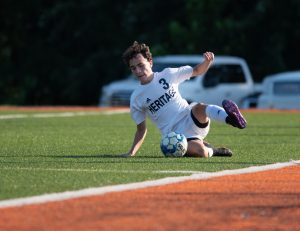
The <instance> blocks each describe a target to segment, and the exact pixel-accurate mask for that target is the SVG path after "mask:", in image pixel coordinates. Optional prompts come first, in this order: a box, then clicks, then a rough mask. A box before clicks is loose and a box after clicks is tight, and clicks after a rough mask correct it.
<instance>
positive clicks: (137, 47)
mask: <svg viewBox="0 0 300 231" xmlns="http://www.w3.org/2000/svg"><path fill="white" fill-rule="evenodd" d="M137 54H142V55H143V56H144V58H145V59H147V60H148V61H150V60H152V54H151V52H150V49H149V47H148V46H147V45H146V44H144V43H138V42H137V41H135V42H134V43H133V44H132V45H131V46H130V47H128V48H127V49H126V51H125V52H124V53H123V56H122V58H123V61H124V63H125V64H126V65H127V66H128V67H129V61H130V59H132V58H134V57H135V56H136V55H137Z"/></svg>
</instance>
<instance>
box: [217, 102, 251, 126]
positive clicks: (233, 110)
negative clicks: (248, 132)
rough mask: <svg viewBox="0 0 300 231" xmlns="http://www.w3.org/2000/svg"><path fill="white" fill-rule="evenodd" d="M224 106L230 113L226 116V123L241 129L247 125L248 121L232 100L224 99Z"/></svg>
mask: <svg viewBox="0 0 300 231" xmlns="http://www.w3.org/2000/svg"><path fill="white" fill-rule="evenodd" d="M222 105H223V108H224V110H225V111H226V113H227V114H228V117H227V118H226V123H228V124H230V125H232V126H234V127H238V128H240V129H243V128H245V127H246V125H247V121H246V120H245V118H244V117H243V115H242V114H241V112H240V110H239V108H238V106H237V105H236V104H235V103H234V102H233V101H231V100H227V99H225V100H223V102H222Z"/></svg>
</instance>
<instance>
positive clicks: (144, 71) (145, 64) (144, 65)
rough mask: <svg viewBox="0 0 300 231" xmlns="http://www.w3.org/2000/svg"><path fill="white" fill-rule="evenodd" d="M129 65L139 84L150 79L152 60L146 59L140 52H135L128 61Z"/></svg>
mask: <svg viewBox="0 0 300 231" xmlns="http://www.w3.org/2000/svg"><path fill="white" fill-rule="evenodd" d="M129 67H130V70H131V72H132V74H133V75H135V76H136V77H137V78H138V80H139V81H140V82H141V84H146V83H148V82H150V81H151V79H152V75H153V72H152V60H150V61H149V60H147V59H146V58H144V56H143V55H142V54H137V55H136V56H135V57H134V58H132V59H131V60H130V61H129Z"/></svg>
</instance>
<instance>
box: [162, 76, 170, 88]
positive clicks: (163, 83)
mask: <svg viewBox="0 0 300 231" xmlns="http://www.w3.org/2000/svg"><path fill="white" fill-rule="evenodd" d="M159 83H160V84H162V85H163V89H165V90H167V89H169V87H170V86H169V84H168V83H167V81H166V80H165V79H164V78H162V79H160V80H159Z"/></svg>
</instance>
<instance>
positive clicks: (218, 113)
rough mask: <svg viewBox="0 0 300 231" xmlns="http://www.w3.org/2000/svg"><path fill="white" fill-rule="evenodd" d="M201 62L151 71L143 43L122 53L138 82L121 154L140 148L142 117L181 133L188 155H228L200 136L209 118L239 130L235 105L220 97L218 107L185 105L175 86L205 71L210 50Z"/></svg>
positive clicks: (143, 133)
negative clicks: (129, 136)
mask: <svg viewBox="0 0 300 231" xmlns="http://www.w3.org/2000/svg"><path fill="white" fill-rule="evenodd" d="M203 56H204V61H203V62H202V63H199V64H198V65H196V66H195V67H190V66H182V67H179V68H166V69H164V70H163V71H161V72H155V73H154V72H153V71H152V66H153V60H152V54H151V52H150V49H149V47H148V46H147V45H145V44H142V43H138V42H134V43H133V44H132V45H131V46H130V47H129V48H127V49H126V51H125V52H124V53H123V60H124V62H125V64H126V65H127V66H128V67H129V68H130V70H131V72H132V74H133V75H134V76H135V77H136V78H137V79H138V80H139V82H140V85H139V86H138V88H137V89H135V91H134V92H133V94H132V95H131V99H130V113H131V117H132V119H133V120H134V122H135V123H136V126H137V127H136V133H135V136H134V139H133V143H132V146H131V148H130V150H129V151H128V153H126V154H124V155H123V156H124V157H131V156H134V155H135V154H136V153H137V151H138V150H139V148H140V147H141V145H142V143H143V141H144V139H145V136H146V133H147V127H146V116H147V115H148V116H149V117H150V119H151V120H152V121H153V123H154V124H155V125H156V126H157V127H158V128H159V130H160V131H161V133H162V134H167V133H169V132H171V131H176V132H178V133H182V134H184V135H185V137H186V138H187V140H188V149H187V153H186V154H185V156H188V157H212V156H231V155H232V151H231V150H230V149H227V148H214V147H213V146H212V145H210V144H208V143H206V142H205V141H204V138H205V137H206V135H207V134H208V132H209V128H210V119H212V120H216V121H220V122H223V123H226V124H230V125H232V126H234V127H237V128H240V129H243V128H245V127H246V124H247V122H246V120H245V119H244V117H243V116H242V114H241V113H240V111H239V109H238V107H237V105H236V104H235V103H234V102H232V101H231V100H224V101H223V102H222V106H223V107H220V106H217V105H206V104H203V103H192V104H188V103H187V101H186V100H185V99H183V98H182V97H181V95H180V93H179V91H178V85H179V84H180V83H181V82H183V81H185V80H187V79H189V78H191V77H193V76H199V75H201V74H203V73H205V72H206V71H207V70H208V69H209V67H210V65H211V64H212V62H213V60H214V54H213V53H212V52H205V53H204V54H203Z"/></svg>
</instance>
